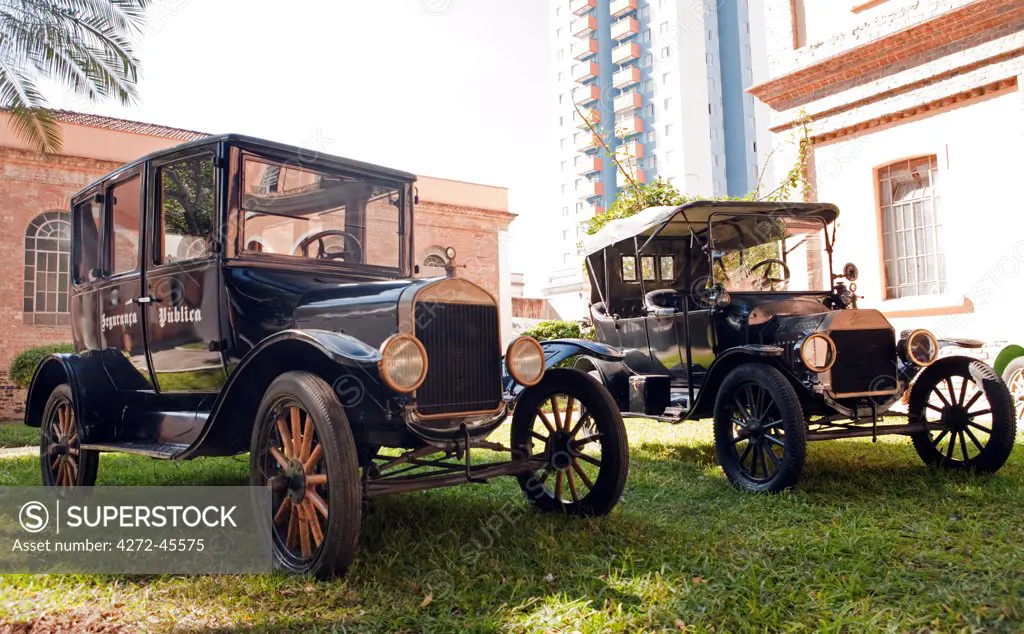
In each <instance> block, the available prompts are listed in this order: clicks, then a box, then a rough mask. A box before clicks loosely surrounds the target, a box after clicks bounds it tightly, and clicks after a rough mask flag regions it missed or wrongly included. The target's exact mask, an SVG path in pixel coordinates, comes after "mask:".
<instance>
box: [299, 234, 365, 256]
mask: <svg viewBox="0 0 1024 634" xmlns="http://www.w3.org/2000/svg"><path fill="white" fill-rule="evenodd" d="M331 236H340V237H342V238H344V239H345V241H346V242H347V243H349V244H351V245H352V246H353V247H354V248H352V249H349V248H346V247H339V246H330V247H328V246H327V244H326V243H325V242H324V238H329V237H331ZM314 242H317V243H319V244H318V246H317V249H316V259H318V260H344V261H345V262H361V261H362V259H363V245H361V244H359V238H356V237H355V236H354V235H352V234H351V233H349V232H348V231H342V230H341V229H327V230H325V231H320V232H318V233H314V234H313V235H310V236H306V237H305V238H303V239H302V242H300V243H299V244H298V245H296V247H295V251H294V252H293V253H292V255H299V256H302V257H305V258H308V257H309V245H311V244H313V243H314Z"/></svg>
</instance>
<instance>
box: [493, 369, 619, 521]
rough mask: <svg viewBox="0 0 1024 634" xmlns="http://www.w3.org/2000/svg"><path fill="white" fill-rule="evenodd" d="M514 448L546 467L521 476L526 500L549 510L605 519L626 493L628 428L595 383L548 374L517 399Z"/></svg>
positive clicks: (569, 374)
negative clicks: (600, 516) (539, 460)
mask: <svg viewBox="0 0 1024 634" xmlns="http://www.w3.org/2000/svg"><path fill="white" fill-rule="evenodd" d="M512 446H513V447H514V448H515V449H516V450H517V451H519V452H520V453H521V454H522V455H528V456H530V457H532V458H540V459H541V460H542V461H543V466H541V467H539V468H537V469H534V470H531V471H530V472H527V473H523V474H521V475H520V476H518V479H519V484H520V486H521V487H522V488H523V491H524V492H525V493H526V496H527V498H528V499H529V500H530V501H531V502H532V503H533V504H535V505H536V506H537V507H538V508H540V509H542V510H545V511H554V510H560V511H563V512H567V513H571V514H577V515H604V514H606V513H608V512H609V511H611V510H612V508H614V507H615V504H617V503H618V501H619V498H620V497H621V495H622V489H623V487H624V486H625V483H626V478H627V476H628V472H629V454H628V441H627V439H626V429H625V425H624V424H623V422H622V416H621V415H620V414H619V411H618V408H616V407H615V404H614V402H613V401H612V400H611V397H610V396H609V395H608V393H607V391H606V390H605V389H604V388H603V387H602V386H601V384H600V383H598V382H597V381H596V380H595V379H593V378H592V377H590V376H589V375H587V374H585V373H583V372H579V371H576V370H567V369H554V370H549V371H548V372H547V373H546V374H545V377H544V379H543V380H542V381H541V383H540V384H538V385H536V386H534V387H531V388H528V389H527V390H526V391H524V392H523V394H522V395H521V396H520V398H519V402H518V404H517V405H516V409H515V414H514V415H513V418H512Z"/></svg>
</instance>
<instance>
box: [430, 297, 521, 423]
mask: <svg viewBox="0 0 1024 634" xmlns="http://www.w3.org/2000/svg"><path fill="white" fill-rule="evenodd" d="M415 319H416V337H417V338H418V339H419V340H420V341H421V342H423V346H424V347H425V348H426V349H427V358H428V359H429V360H430V369H429V370H428V372H427V380H426V381H424V382H423V385H422V386H420V388H419V389H418V390H416V405H417V409H418V411H419V412H420V414H424V415H427V416H430V415H434V414H447V413H456V412H477V411H490V410H493V409H495V408H497V407H498V405H499V404H500V403H501V354H500V346H501V339H500V336H499V334H498V309H497V307H496V306H481V305H468V304H444V303H439V302H419V303H417V304H416V308H415Z"/></svg>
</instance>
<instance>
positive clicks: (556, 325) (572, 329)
mask: <svg viewBox="0 0 1024 634" xmlns="http://www.w3.org/2000/svg"><path fill="white" fill-rule="evenodd" d="M523 334H524V335H528V336H530V337H533V338H534V339H536V340H537V341H548V340H549V339H590V338H591V336H590V334H589V333H584V332H583V329H582V328H580V324H579V322H577V321H559V320H552V321H542V322H540V323H539V324H537V325H536V326H534V327H533V328H531V329H529V330H527V331H526V332H524V333H523Z"/></svg>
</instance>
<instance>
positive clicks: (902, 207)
mask: <svg viewBox="0 0 1024 634" xmlns="http://www.w3.org/2000/svg"><path fill="white" fill-rule="evenodd" d="M765 18H766V19H765V24H766V30H767V42H768V46H769V59H770V60H771V63H770V67H769V79H768V80H767V81H765V82H762V83H761V84H759V85H757V86H755V87H754V88H753V89H752V90H751V92H752V94H754V95H755V96H756V97H757V98H758V99H760V100H761V101H762V102H763V103H765V104H767V105H768V106H770V108H771V109H772V112H771V116H770V129H771V132H772V134H773V136H774V140H775V147H776V149H775V153H774V155H773V161H778V163H777V164H776V174H779V173H780V171H781V173H785V171H786V170H788V169H789V167H790V166H792V165H793V164H794V163H795V162H796V156H795V154H796V151H797V146H796V145H795V144H793V143H792V142H790V137H792V135H793V134H794V132H796V131H798V130H800V129H801V127H802V126H801V124H800V121H801V120H803V121H807V122H808V123H807V135H808V136H809V138H810V141H811V150H810V152H809V153H808V160H807V165H806V168H807V175H808V178H809V182H810V183H811V192H810V193H811V195H812V196H813V197H814V198H816V199H817V200H819V201H823V202H832V203H836V204H837V205H839V208H840V210H841V215H840V217H839V223H838V239H837V242H836V246H835V261H836V262H837V264H840V265H841V264H842V263H843V262H846V261H852V262H855V263H856V264H857V265H858V266H859V267H860V279H859V280H858V282H857V284H858V290H857V293H858V295H861V296H863V299H862V300H861V302H860V305H861V306H862V307H868V308H877V309H879V310H881V311H882V312H883V313H884V314H885V315H886V316H887V317H888V318H889V319H890V321H892V322H893V324H894V326H895V327H896V330H897V332H899V331H900V330H903V329H906V328H929V329H931V330H932V331H934V332H935V333H936V334H937V335H938V336H939V337H967V338H975V339H980V340H982V341H984V342H986V344H987V345H986V348H985V349H984V350H983V351H981V352H980V354H979V356H981V357H982V358H985V359H986V360H989V361H991V360H993V357H994V355H995V354H996V353H997V352H998V351H999V350H1000V349H1001V348H1002V347H1003V345H1004V344H1005V342H1007V341H1009V342H1017V343H1021V340H1022V339H1024V328H1022V327H1021V325H1020V323H1019V320H1016V319H1014V317H1015V316H1016V315H1018V314H1019V313H1020V309H1021V307H1022V306H1024V300H1021V291H1020V289H1021V282H1020V279H1021V278H1020V275H1021V273H1022V272H1024V239H1022V238H1024V214H1022V213H1021V203H1020V201H1019V200H1017V197H1016V196H1015V195H1014V193H1013V191H1012V189H1010V188H1007V187H1006V186H1005V185H1007V184H1012V183H1014V182H1016V179H1017V178H1019V174H1020V172H1021V169H1022V167H1024V159H1022V156H1021V152H1020V147H1021V145H1022V141H1024V92H1022V89H1021V86H1022V83H1024V3H1021V2H1020V1H1019V0H871V1H865V0H828V2H825V1H823V0H767V1H766V3H765ZM800 134H803V132H800Z"/></svg>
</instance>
